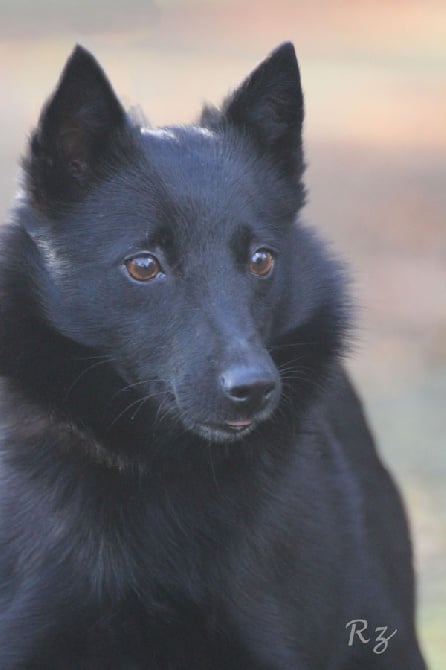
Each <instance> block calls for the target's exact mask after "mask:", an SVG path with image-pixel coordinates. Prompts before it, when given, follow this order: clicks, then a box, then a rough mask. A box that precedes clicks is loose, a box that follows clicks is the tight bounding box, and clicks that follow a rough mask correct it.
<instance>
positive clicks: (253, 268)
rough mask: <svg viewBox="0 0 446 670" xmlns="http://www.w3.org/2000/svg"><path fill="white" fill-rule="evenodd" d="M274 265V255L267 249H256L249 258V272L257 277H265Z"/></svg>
mask: <svg viewBox="0 0 446 670" xmlns="http://www.w3.org/2000/svg"><path fill="white" fill-rule="evenodd" d="M273 265H274V255H273V254H272V253H271V251H268V249H258V251H255V252H254V253H253V255H252V256H251V260H250V262H249V271H250V272H251V273H252V274H253V275H256V276H257V277H265V276H266V275H267V274H269V273H270V272H271V270H272V268H273Z"/></svg>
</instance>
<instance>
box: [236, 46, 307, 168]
mask: <svg viewBox="0 0 446 670" xmlns="http://www.w3.org/2000/svg"><path fill="white" fill-rule="evenodd" d="M223 113H224V116H225V118H226V119H227V120H228V121H229V122H230V123H231V124H233V125H234V126H236V127H238V128H240V129H242V130H243V131H244V132H246V133H247V134H248V135H250V136H251V137H252V138H253V139H254V140H255V141H256V142H257V144H258V146H259V148H260V150H261V151H262V152H267V153H269V154H270V156H271V158H272V159H273V160H274V162H275V163H276V164H278V165H279V166H282V167H285V168H286V169H287V170H288V171H289V170H291V171H293V172H294V171H295V170H296V169H297V168H298V167H299V165H298V161H300V160H301V158H300V148H301V132H302V123H303V117H304V104H303V94H302V88H301V83H300V74H299V66H298V63H297V59H296V54H295V51H294V47H293V45H292V44H291V42H285V43H284V44H281V45H280V46H279V47H277V49H275V50H274V51H273V52H272V53H271V55H270V56H269V57H268V58H267V59H266V60H264V61H263V62H262V63H260V65H258V67H257V68H256V69H255V70H254V71H253V72H252V73H251V74H250V75H249V77H248V78H247V79H246V80H245V81H244V82H243V83H242V84H241V86H240V87H239V88H238V89H237V90H236V91H235V92H234V93H233V94H232V95H231V96H230V97H229V98H228V99H227V100H226V101H225V103H224V105H223Z"/></svg>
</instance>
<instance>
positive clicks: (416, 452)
mask: <svg viewBox="0 0 446 670" xmlns="http://www.w3.org/2000/svg"><path fill="white" fill-rule="evenodd" d="M285 39H291V40H293V41H294V43H295V45H296V49H297V53H298V57H299V61H300V66H301V70H302V78H303V85H304V90H305V94H306V114H307V118H306V124H305V140H306V148H307V151H306V153H307V160H308V164H309V167H308V173H307V183H308V187H309V194H310V197H309V203H308V205H307V207H306V209H305V212H304V219H305V220H307V221H309V222H311V223H312V224H314V225H315V226H317V227H318V228H319V229H320V230H321V231H322V232H323V234H324V235H325V237H328V238H329V239H330V240H331V241H332V243H333V249H334V251H335V252H336V253H338V254H340V255H342V256H343V257H345V258H346V259H347V260H348V262H349V263H350V266H351V270H352V272H351V274H352V280H353V291H354V295H355V298H356V301H357V303H358V305H359V310H358V319H357V326H358V328H357V336H358V339H357V344H356V346H355V350H354V352H353V355H352V357H351V360H350V362H349V366H350V369H351V371H352V374H353V376H354V378H355V380H356V382H357V385H358V386H359V388H360V391H361V394H362V396H363V398H364V400H365V402H366V407H367V412H368V414H369V417H370V419H371V422H372V425H373V427H374V430H375V433H376V435H377V438H378V440H379V444H380V450H381V453H382V455H383V457H384V459H385V460H386V462H387V464H388V465H389V466H390V468H391V469H392V471H393V473H394V475H395V477H396V478H397V480H398V482H399V484H400V487H401V489H402V491H403V494H404V497H405V500H406V504H407V507H408V510H409V514H410V518H411V524H412V528H413V534H414V543H415V551H416V568H417V573H418V576H419V612H418V622H419V630H420V637H421V642H422V646H423V649H424V652H425V654H426V657H427V659H428V661H429V663H430V666H431V668H432V669H433V670H446V437H445V436H446V418H445V417H446V220H445V219H446V3H445V2H444V0H373V1H372V0H319V1H318V2H312V1H311V0H294V1H293V0H274V2H267V1H264V0H243V2H240V1H237V0H225V1H224V2H218V1H217V0H157V1H156V2H155V1H154V2H150V1H149V0H145V1H142V0H126V1H125V3H124V2H117V1H115V0H90V1H88V2H86V1H85V0H39V1H38V2H36V1H35V0H0V82H1V101H0V124H1V125H0V128H1V131H0V132H1V151H0V215H1V219H0V220H2V221H3V220H6V219H7V217H8V209H9V208H10V206H11V201H12V197H13V194H14V190H15V185H16V181H17V174H18V167H17V166H18V157H19V155H20V154H21V153H22V152H23V149H24V146H25V141H26V137H27V134H28V133H29V131H30V129H31V127H32V125H33V124H34V123H35V121H36V119H37V115H38V112H39V108H40V106H41V104H42V102H43V100H44V99H45V98H46V96H47V95H48V94H49V92H50V91H51V89H52V88H53V87H54V85H55V83H56V80H57V78H58V75H59V73H60V70H61V68H62V66H63V63H64V61H65V59H66V57H67V56H68V54H69V53H70V51H71V49H72V47H73V45H74V43H75V42H81V43H82V44H84V45H85V46H87V47H88V48H90V49H92V50H93V51H94V52H95V54H96V56H97V57H98V59H99V60H100V62H101V63H102V65H103V66H104V68H105V70H106V72H107V73H108V75H109V77H110V78H111V80H112V83H113V85H114V87H115V89H116V90H117V92H118V93H119V94H120V96H121V99H122V100H123V101H124V103H125V104H126V105H134V104H138V105H141V107H142V108H143V109H144V110H145V112H146V114H147V116H148V117H149V119H150V121H151V123H152V124H155V125H156V124H164V123H169V122H186V121H190V120H192V119H194V118H195V117H196V116H197V114H198V111H199V109H200V107H201V104H202V102H203V101H210V102H214V103H217V102H219V101H220V100H221V99H222V97H223V96H224V95H225V94H226V93H227V91H228V90H229V89H230V88H231V87H234V86H235V85H236V84H237V83H238V82H239V81H240V80H241V79H243V78H244V77H245V76H246V75H247V74H248V72H249V71H250V70H251V69H252V68H253V67H254V66H255V65H256V64H257V62H258V61H259V60H261V59H263V58H264V57H265V56H266V54H267V53H268V52H269V51H270V50H271V49H272V48H274V47H275V46H276V45H277V44H278V43H280V42H282V41H283V40H285ZM382 523H383V524H385V523H386V519H385V518H383V520H382ZM384 624H385V622H383V625H384ZM395 670H403V669H399V668H398V669H395Z"/></svg>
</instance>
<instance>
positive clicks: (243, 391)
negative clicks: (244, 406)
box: [226, 385, 252, 401]
mask: <svg viewBox="0 0 446 670" xmlns="http://www.w3.org/2000/svg"><path fill="white" fill-rule="evenodd" d="M226 392H227V394H228V395H230V396H231V397H232V398H234V399H235V400H242V401H244V400H248V399H249V396H250V395H251V392H252V386H247V385H245V386H234V387H233V388H228V389H226Z"/></svg>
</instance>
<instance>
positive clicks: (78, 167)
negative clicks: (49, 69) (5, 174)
mask: <svg viewBox="0 0 446 670" xmlns="http://www.w3.org/2000/svg"><path fill="white" fill-rule="evenodd" d="M124 120H125V113H124V110H123V108H122V106H121V104H120V102H119V100H118V99H117V97H116V95H115V93H114V91H113V89H112V87H111V85H110V83H109V81H108V79H107V77H106V76H105V74H104V72H103V70H102V68H101V67H100V66H99V64H98V63H97V61H96V60H95V58H94V57H93V56H92V55H91V54H90V53H89V52H88V51H87V50H86V49H84V48H83V47H81V46H76V48H75V49H74V51H73V52H72V54H71V56H70V57H69V59H68V61H67V63H66V65H65V67H64V69H63V72H62V75H61V77H60V80H59V83H58V85H57V87H56V90H55V91H54V93H53V95H52V96H51V97H50V99H49V100H48V102H47V103H46V105H45V106H44V108H43V109H42V112H41V115H40V119H39V123H38V126H37V128H36V130H35V131H34V133H33V136H32V139H31V143H30V150H29V156H28V158H27V159H26V160H25V169H26V171H27V172H28V177H29V180H30V182H31V187H34V189H33V190H34V191H36V190H39V189H40V190H41V191H42V190H43V191H48V193H47V195H51V193H50V192H51V191H53V192H54V194H55V195H57V196H59V197H60V198H61V199H63V198H64V197H65V196H68V195H69V193H70V192H71V191H73V190H74V191H75V190H76V189H77V190H78V189H79V186H80V185H82V184H83V183H85V182H86V181H87V180H88V178H89V177H90V176H91V175H92V174H94V169H95V164H96V163H97V162H98V161H99V160H100V159H101V156H102V154H103V152H104V150H105V147H106V145H107V142H108V141H109V139H110V137H111V135H112V133H113V131H115V130H116V129H119V128H120V127H122V126H123V124H124ZM40 196H41V197H42V193H40Z"/></svg>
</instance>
